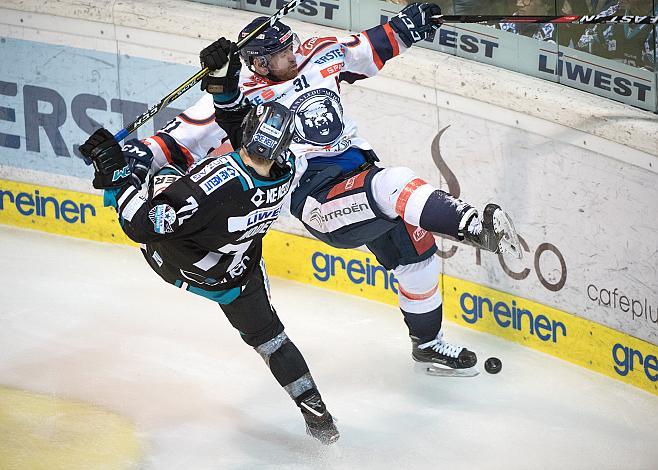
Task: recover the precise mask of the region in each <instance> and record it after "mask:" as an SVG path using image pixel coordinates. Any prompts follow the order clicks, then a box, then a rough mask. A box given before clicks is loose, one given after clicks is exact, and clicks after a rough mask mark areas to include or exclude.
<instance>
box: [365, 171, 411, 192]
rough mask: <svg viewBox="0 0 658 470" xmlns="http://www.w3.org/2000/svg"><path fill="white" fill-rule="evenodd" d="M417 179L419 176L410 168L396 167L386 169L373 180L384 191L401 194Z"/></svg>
mask: <svg viewBox="0 0 658 470" xmlns="http://www.w3.org/2000/svg"><path fill="white" fill-rule="evenodd" d="M415 178H417V175H416V173H414V171H413V170H411V169H410V168H407V167H404V166H394V167H390V168H384V169H383V170H382V171H380V172H379V173H377V174H376V175H375V176H374V178H373V180H375V181H377V184H378V185H381V189H382V191H386V192H393V191H395V190H398V192H399V191H401V190H402V189H403V188H404V187H405V186H406V185H407V184H409V183H410V182H411V181H413V180H414V179H415Z"/></svg>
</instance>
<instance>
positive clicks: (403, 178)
mask: <svg viewBox="0 0 658 470" xmlns="http://www.w3.org/2000/svg"><path fill="white" fill-rule="evenodd" d="M415 178H416V174H415V173H414V172H413V171H412V170H410V169H409V168H406V167H402V166H396V167H392V168H384V169H383V170H381V171H379V172H378V173H377V174H376V175H375V176H374V177H373V178H372V194H373V196H374V198H375V201H376V202H377V206H378V207H379V209H380V210H381V211H382V212H383V213H384V214H386V216H388V217H390V218H391V219H394V218H396V217H397V216H398V215H399V214H398V212H397V210H396V203H397V200H398V197H399V196H400V194H401V193H402V190H403V189H404V188H405V186H406V185H407V184H409V183H410V182H411V181H413V180H414V179H415Z"/></svg>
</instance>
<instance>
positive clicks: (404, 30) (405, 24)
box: [389, 3, 441, 47]
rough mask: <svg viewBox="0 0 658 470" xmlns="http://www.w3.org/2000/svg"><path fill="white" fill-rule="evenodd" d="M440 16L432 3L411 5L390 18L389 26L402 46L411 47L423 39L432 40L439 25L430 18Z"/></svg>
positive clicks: (439, 12) (437, 8) (437, 7)
mask: <svg viewBox="0 0 658 470" xmlns="http://www.w3.org/2000/svg"><path fill="white" fill-rule="evenodd" d="M440 14H441V8H439V6H438V5H435V4H433V3H412V4H410V5H407V6H406V7H404V8H403V9H402V11H400V13H398V14H397V15H396V16H394V17H393V18H391V20H390V21H389V24H390V25H391V28H393V31H395V32H396V33H397V34H398V36H399V37H400V39H401V40H402V42H403V43H404V45H405V46H407V47H411V45H412V44H415V43H417V42H418V41H422V40H423V39H429V40H430V41H431V40H433V39H434V31H436V30H437V29H439V26H440V24H439V23H435V22H432V20H431V17H432V16H436V15H440Z"/></svg>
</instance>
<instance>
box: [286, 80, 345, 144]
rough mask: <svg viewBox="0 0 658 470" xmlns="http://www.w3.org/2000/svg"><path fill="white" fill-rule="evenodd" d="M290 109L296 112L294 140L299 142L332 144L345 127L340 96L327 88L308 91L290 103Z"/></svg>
mask: <svg viewBox="0 0 658 470" xmlns="http://www.w3.org/2000/svg"><path fill="white" fill-rule="evenodd" d="M290 110H291V111H293V112H294V113H295V134H294V136H293V140H294V141H295V142H296V143H298V144H300V143H311V144H315V145H329V144H332V143H333V142H335V141H336V140H337V139H338V138H339V137H340V136H341V134H342V133H343V129H344V128H345V125H344V124H343V106H342V105H341V103H340V97H339V96H338V94H337V93H335V92H333V91H331V90H329V89H327V88H317V89H315V90H310V91H307V92H306V93H304V94H302V95H301V96H299V97H298V98H297V99H296V100H295V101H294V102H293V103H292V105H290Z"/></svg>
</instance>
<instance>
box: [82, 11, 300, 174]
mask: <svg viewBox="0 0 658 470" xmlns="http://www.w3.org/2000/svg"><path fill="white" fill-rule="evenodd" d="M303 1H304V0H290V1H289V2H288V3H286V4H285V5H283V7H282V8H281V9H280V10H278V11H277V12H276V13H274V14H273V15H272V16H270V18H269V19H268V21H265V22H264V23H263V24H261V25H259V26H258V27H257V28H256V29H254V30H253V31H252V32H251V33H249V34H248V35H246V36H245V37H244V38H242V39H241V40H240V41H238V43H237V44H236V45H237V47H238V50H239V49H242V48H243V47H244V45H245V44H247V43H248V42H249V41H251V40H252V39H253V38H255V37H256V36H258V35H259V34H260V33H262V32H263V31H265V30H266V29H267V28H269V27H270V26H272V25H274V23H276V21H277V20H278V19H279V18H282V17H284V16H285V15H287V14H288V13H290V12H291V11H292V10H294V9H295V7H297V4H299V3H303ZM226 69H228V63H227V64H226V65H225V66H224V68H223V69H222V70H226ZM209 73H210V69H208V68H207V67H205V68H203V69H201V70H199V71H198V72H197V73H195V74H194V75H192V76H191V77H190V78H188V79H187V80H185V82H183V83H182V84H181V85H180V86H179V87H178V88H176V89H175V90H174V91H172V92H171V93H169V94H168V95H167V96H165V97H164V98H162V100H160V102H159V103H157V104H154V105H153V106H151V107H150V108H149V109H148V110H147V111H145V112H144V113H142V114H141V115H140V116H139V117H138V118H137V119H135V120H134V121H133V122H131V123H130V124H128V125H127V126H126V127H125V128H124V129H121V130H120V131H119V132H117V133H116V134H115V135H114V138H115V140H116V141H117V142H120V141H122V140H123V139H125V138H126V137H128V135H129V134H130V133H132V132H134V131H135V130H137V129H138V128H139V127H140V126H141V125H142V124H144V123H145V122H146V121H148V120H149V119H151V118H152V117H153V116H155V115H156V114H157V113H159V112H160V111H161V110H162V109H164V108H165V107H166V106H167V105H168V104H169V103H171V102H172V101H174V100H175V99H176V98H178V97H179V96H180V95H182V94H183V93H185V92H186V91H187V90H189V89H190V88H192V87H193V86H194V85H196V84H197V83H199V81H201V79H202V78H203V77H205V76H206V75H208V74H209ZM90 163H91V162H89V163H88V164H90Z"/></svg>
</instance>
